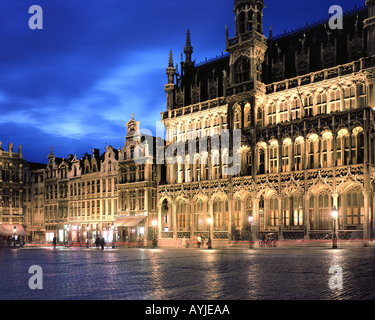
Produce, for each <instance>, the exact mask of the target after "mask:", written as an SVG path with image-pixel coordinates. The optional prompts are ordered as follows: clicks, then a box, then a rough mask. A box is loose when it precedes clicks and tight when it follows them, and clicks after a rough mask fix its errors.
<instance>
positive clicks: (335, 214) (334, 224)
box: [331, 207, 339, 249]
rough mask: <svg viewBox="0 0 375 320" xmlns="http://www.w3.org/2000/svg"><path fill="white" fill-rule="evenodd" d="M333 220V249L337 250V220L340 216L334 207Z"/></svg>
mask: <svg viewBox="0 0 375 320" xmlns="http://www.w3.org/2000/svg"><path fill="white" fill-rule="evenodd" d="M331 215H332V218H333V237H332V249H337V237H336V220H337V217H338V215H339V213H338V211H337V209H336V208H335V207H334V208H333V210H332V213H331Z"/></svg>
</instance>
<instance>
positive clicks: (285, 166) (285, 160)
mask: <svg viewBox="0 0 375 320" xmlns="http://www.w3.org/2000/svg"><path fill="white" fill-rule="evenodd" d="M282 148H283V150H282V160H281V169H282V171H283V172H288V171H290V166H289V144H283V146H282Z"/></svg>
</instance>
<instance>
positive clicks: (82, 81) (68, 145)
mask: <svg viewBox="0 0 375 320" xmlns="http://www.w3.org/2000/svg"><path fill="white" fill-rule="evenodd" d="M265 3H266V7H267V8H266V9H265V11H264V30H265V35H266V36H268V30H269V26H270V25H272V29H273V35H274V36H275V35H277V34H279V33H283V32H284V29H285V30H286V31H289V30H291V29H295V28H297V27H300V26H304V25H306V22H308V23H312V22H314V21H316V20H320V19H322V18H328V9H329V7H330V6H331V5H334V4H337V5H341V6H342V7H343V9H344V11H345V10H351V9H354V6H355V5H357V6H358V7H359V6H363V5H364V3H365V0H335V1H333V0H332V1H331V0H328V1H327V0H304V1H301V0H299V1H297V0H285V1H280V0H268V1H267V0H266V1H265ZM0 4H1V12H2V15H1V16H2V18H1V22H0V70H1V73H0V114H1V115H0V141H2V142H3V148H4V149H7V145H8V143H9V142H13V144H14V145H15V149H17V147H18V145H19V144H22V146H23V154H24V158H26V159H27V160H29V161H34V162H43V163H45V162H46V161H47V155H48V154H49V152H50V146H51V145H53V147H54V153H55V154H56V155H57V156H60V157H67V155H68V154H77V156H78V157H81V156H82V155H83V154H84V153H86V152H88V153H91V151H92V149H93V148H99V149H101V150H102V151H103V150H104V146H105V144H110V145H112V146H113V147H115V148H118V147H119V146H121V147H122V146H123V145H124V137H125V133H126V130H125V123H126V122H127V121H128V120H129V119H130V117H131V114H132V113H134V115H135V119H136V120H138V121H141V127H143V128H146V129H148V130H151V131H152V132H155V122H156V121H160V113H161V112H162V111H164V109H165V103H166V95H165V92H164V84H165V83H166V80H167V76H166V74H165V68H166V67H167V64H168V56H169V50H170V49H172V50H173V52H174V59H175V61H174V62H175V64H176V63H179V62H180V61H181V58H180V56H181V52H182V51H183V47H184V45H185V35H186V30H187V29H190V32H191V38H192V45H193V47H194V53H193V59H196V61H197V62H200V61H203V60H205V58H212V57H215V56H217V55H220V54H221V53H222V52H223V51H224V50H225V25H226V24H227V25H228V27H229V32H230V36H233V35H234V14H233V13H232V10H233V0H143V1H140V0H100V1H99V0H90V1H88V0H66V1H61V0H35V1H33V2H32V3H31V2H30V1H28V0H0ZM31 5H40V6H41V7H42V8H43V18H44V21H43V22H44V29H43V30H31V29H29V26H28V21H29V18H30V17H31V15H30V14H29V13H28V11H29V7H30V6H31ZM344 27H345V26H344Z"/></svg>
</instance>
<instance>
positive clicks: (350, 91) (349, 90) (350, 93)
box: [344, 86, 356, 110]
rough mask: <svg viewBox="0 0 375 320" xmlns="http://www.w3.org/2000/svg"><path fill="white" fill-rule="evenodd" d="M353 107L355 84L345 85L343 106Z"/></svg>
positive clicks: (346, 107)
mask: <svg viewBox="0 0 375 320" xmlns="http://www.w3.org/2000/svg"><path fill="white" fill-rule="evenodd" d="M355 107H356V106H355V86H351V87H346V88H345V89H344V108H345V109H346V110H348V109H354V108H355Z"/></svg>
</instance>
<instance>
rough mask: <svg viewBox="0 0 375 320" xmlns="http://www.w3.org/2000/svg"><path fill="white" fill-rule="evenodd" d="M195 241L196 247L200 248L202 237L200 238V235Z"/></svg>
mask: <svg viewBox="0 0 375 320" xmlns="http://www.w3.org/2000/svg"><path fill="white" fill-rule="evenodd" d="M197 242H198V248H200V247H201V244H202V238H201V236H198V237H197Z"/></svg>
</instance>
